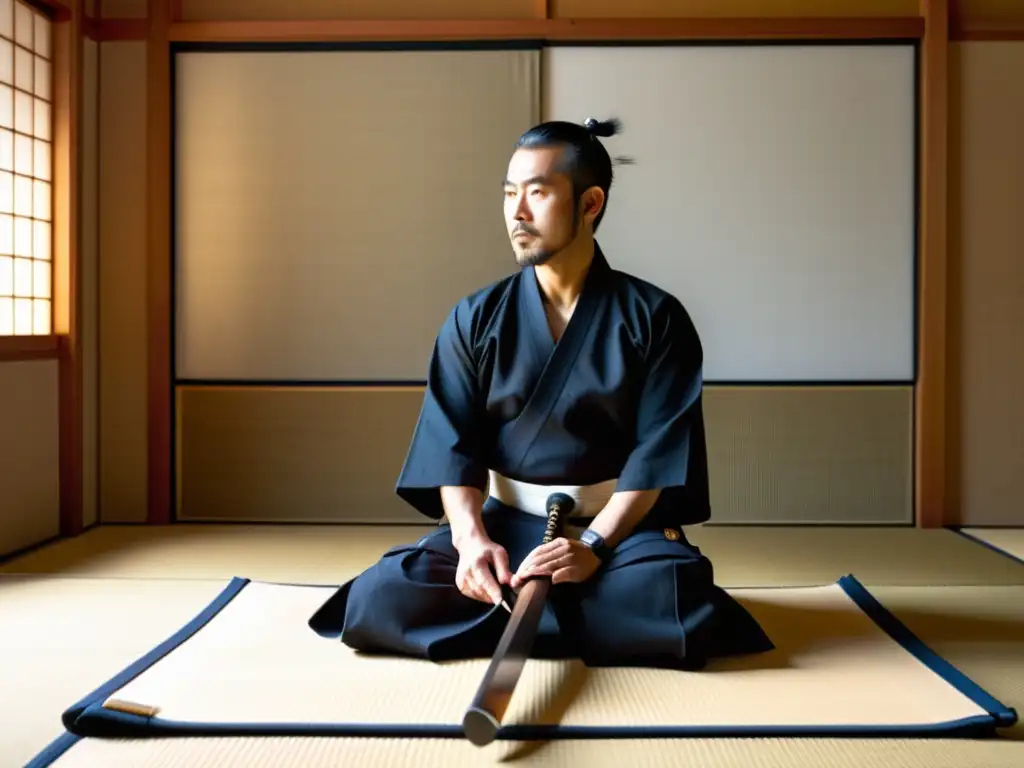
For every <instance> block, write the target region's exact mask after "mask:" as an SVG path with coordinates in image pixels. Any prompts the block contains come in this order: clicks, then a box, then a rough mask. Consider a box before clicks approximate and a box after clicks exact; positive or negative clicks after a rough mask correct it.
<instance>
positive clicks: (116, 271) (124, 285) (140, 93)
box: [99, 41, 147, 522]
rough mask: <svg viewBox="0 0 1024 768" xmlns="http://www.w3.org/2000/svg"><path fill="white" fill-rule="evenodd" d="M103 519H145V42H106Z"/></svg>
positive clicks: (102, 103)
mask: <svg viewBox="0 0 1024 768" xmlns="http://www.w3.org/2000/svg"><path fill="white" fill-rule="evenodd" d="M99 141H100V231H99V238H100V265H99V306H100V345H99V346H100V349H101V350H102V352H101V354H100V404H99V417H100V429H99V433H100V452H99V456H100V500H101V501H100V510H101V511H100V515H101V518H102V521H103V522H132V521H142V520H145V517H146V452H147V437H146V421H147V413H146V407H147V405H146V365H147V357H146V172H145V169H146V44H145V43H144V42H134V41H132V42H113V43H101V45H100V131H99Z"/></svg>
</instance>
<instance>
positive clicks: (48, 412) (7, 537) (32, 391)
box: [0, 360, 60, 556]
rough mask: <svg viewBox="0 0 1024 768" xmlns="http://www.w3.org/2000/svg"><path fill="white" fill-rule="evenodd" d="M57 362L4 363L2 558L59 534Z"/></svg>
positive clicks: (0, 386) (0, 376)
mask: <svg viewBox="0 0 1024 768" xmlns="http://www.w3.org/2000/svg"><path fill="white" fill-rule="evenodd" d="M57 379H58V376H57V361H56V360H39V361H30V362H19V363H0V556H3V555H5V554H9V553H11V552H14V551H16V550H19V549H22V548H23V547H29V546H32V545H33V544H38V543H39V542H41V541H45V540H46V539H49V538H52V537H54V536H56V535H57V534H58V533H59V532H60V435H59V430H60V427H59V422H58V395H57Z"/></svg>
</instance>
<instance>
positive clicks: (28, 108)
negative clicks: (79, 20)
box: [0, 0, 53, 336]
mask: <svg viewBox="0 0 1024 768" xmlns="http://www.w3.org/2000/svg"><path fill="white" fill-rule="evenodd" d="M52 50H53V47H52V30H51V23H50V20H49V19H48V18H47V17H46V16H44V15H43V14H41V13H40V12H39V11H37V10H36V9H34V8H32V7H31V6H29V5H26V4H25V3H23V2H20V0H0V336H10V335H47V334H49V333H51V332H52V330H51V329H52V327H53V259H52V253H53V248H52V240H53V216H52V211H53V183H52V182H53V175H52V171H53V55H52Z"/></svg>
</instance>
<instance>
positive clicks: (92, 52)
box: [80, 40, 99, 526]
mask: <svg viewBox="0 0 1024 768" xmlns="http://www.w3.org/2000/svg"><path fill="white" fill-rule="evenodd" d="M83 59H84V60H83V73H82V76H83V81H84V93H83V102H84V112H85V116H84V117H85V119H84V120H83V121H82V155H81V157H82V208H81V217H82V241H81V251H80V258H81V266H82V408H83V412H82V418H83V425H82V427H83V428H82V441H83V446H82V458H83V461H84V463H85V466H84V468H83V469H84V472H83V478H82V485H83V488H82V516H83V520H84V523H85V525H87V526H89V525H92V524H93V523H95V522H96V519H97V515H98V509H97V507H98V504H99V491H98V481H99V477H98V472H99V306H98V299H99V135H98V132H99V44H98V43H96V42H95V41H94V40H86V41H85V45H84V51H83Z"/></svg>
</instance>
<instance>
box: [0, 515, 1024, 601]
mask: <svg viewBox="0 0 1024 768" xmlns="http://www.w3.org/2000/svg"><path fill="white" fill-rule="evenodd" d="M428 530H430V529H429V528H427V527H422V526H309V525H295V526H271V525H266V526H259V525H188V524H180V525H172V526H166V527H150V526H127V525H122V526H101V527H99V528H95V529H93V530H91V531H88V532H86V533H85V534H83V535H82V536H79V537H77V538H75V539H71V540H68V541H63V542H59V543H57V544H53V545H51V546H48V547H45V548H43V549H40V550H38V551H36V552H33V553H30V554H28V555H26V556H24V557H21V558H18V559H16V560H13V561H11V562H9V563H6V564H4V565H3V566H0V573H60V574H63V575H90V576H106V575H113V576H125V577H131V578H163V577H174V578H180V579H191V578H220V579H228V578H231V577H233V576H238V575H239V574H244V575H245V576H247V577H249V578H252V579H256V580H262V581H297V582H302V583H308V584H337V583H339V582H341V581H345V580H347V579H348V578H349V577H351V576H353V575H354V574H355V573H357V572H358V571H360V570H361V569H363V568H365V567H367V566H369V565H370V564H371V563H372V562H373V561H374V560H375V559H376V558H377V557H378V556H379V555H380V553H382V552H383V551H384V550H386V549H387V548H388V547H390V546H392V545H394V544H399V543H402V542H410V541H415V540H416V539H418V538H419V537H420V536H421V535H423V533H424V532H426V531H428ZM687 535H688V536H689V537H690V539H691V540H692V541H693V543H695V544H697V545H698V546H699V547H700V548H701V549H702V551H703V552H704V553H705V554H707V555H708V557H710V558H711V561H712V563H713V564H714V566H715V578H716V580H717V581H718V583H720V584H721V585H722V586H726V587H746V586H800V585H808V584H831V583H832V582H834V581H836V580H838V579H839V578H841V577H842V576H844V575H846V574H847V573H854V574H856V575H857V577H858V578H859V579H860V580H861V581H863V582H864V583H865V584H893V585H947V584H948V585H954V584H959V585H963V584H967V585H969V584H1024V568H1022V567H1021V566H1020V564H1018V563H1015V562H1013V561H1012V560H1010V559H1009V558H1007V557H1003V556H1000V555H999V554H998V553H996V552H992V551H990V550H989V549H987V548H986V547H984V546H982V545H980V544H978V543H977V542H974V541H971V540H970V539H968V538H966V537H964V536H961V535H959V534H957V533H956V532H954V531H948V530H921V529H915V528H831V527H787V528H776V527H768V528H756V527H733V526H698V527H696V528H694V529H692V530H690V529H688V531H687Z"/></svg>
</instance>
